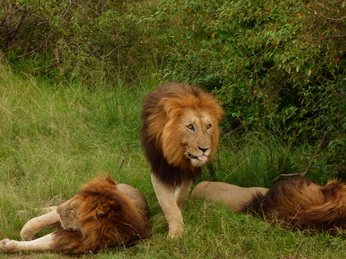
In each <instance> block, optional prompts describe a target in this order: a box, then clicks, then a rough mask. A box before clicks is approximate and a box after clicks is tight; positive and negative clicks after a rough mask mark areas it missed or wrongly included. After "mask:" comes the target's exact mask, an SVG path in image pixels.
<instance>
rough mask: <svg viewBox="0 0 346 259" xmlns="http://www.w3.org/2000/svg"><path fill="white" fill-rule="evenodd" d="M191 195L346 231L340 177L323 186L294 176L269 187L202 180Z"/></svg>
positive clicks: (287, 222)
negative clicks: (248, 186)
mask: <svg viewBox="0 0 346 259" xmlns="http://www.w3.org/2000/svg"><path fill="white" fill-rule="evenodd" d="M192 197H193V198H202V199H205V200H208V201H214V202H220V203H221V204H223V205H224V206H226V207H228V208H229V209H231V210H233V211H237V212H244V213H251V214H253V215H255V216H259V217H263V218H264V219H266V220H267V221H268V222H270V223H272V224H279V225H284V226H289V227H292V228H293V229H297V230H306V231H309V232H311V233H316V232H321V231H324V232H327V233H330V234H334V235H336V234H339V233H345V231H346V185H345V184H344V183H341V182H337V181H330V182H328V183H327V184H326V185H325V186H321V185H319V184H316V183H314V182H312V181H310V180H308V179H304V178H294V179H287V180H285V181H282V182H280V183H278V184H276V185H274V186H273V187H272V188H270V189H265V188H261V187H250V188H243V187H239V186H236V185H232V184H227V183H220V182H202V183H199V184H198V185H196V187H195V188H194V190H193V192H192Z"/></svg>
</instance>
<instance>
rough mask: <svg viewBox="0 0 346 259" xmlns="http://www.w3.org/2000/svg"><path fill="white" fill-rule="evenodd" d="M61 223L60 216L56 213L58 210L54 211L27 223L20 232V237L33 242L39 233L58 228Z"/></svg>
mask: <svg viewBox="0 0 346 259" xmlns="http://www.w3.org/2000/svg"><path fill="white" fill-rule="evenodd" d="M59 222H60V217H59V214H58V213H57V212H56V209H54V210H53V211H50V212H48V213H46V214H44V215H41V216H39V217H36V218H33V219H30V220H29V221H28V222H26V223H25V225H24V226H23V228H22V230H21V231H20V236H21V238H22V239H23V240H31V239H33V238H34V237H35V234H36V233H37V232H39V231H41V230H43V229H47V228H53V227H56V226H58V225H59Z"/></svg>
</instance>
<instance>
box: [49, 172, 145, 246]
mask: <svg viewBox="0 0 346 259" xmlns="http://www.w3.org/2000/svg"><path fill="white" fill-rule="evenodd" d="M73 199H79V200H80V201H81V203H80V204H79V208H78V213H77V214H78V215H79V216H78V220H79V222H80V226H81V229H80V231H70V230H66V229H59V230H57V231H56V232H54V234H53V243H54V245H53V246H54V249H55V250H56V251H59V252H62V253H87V252H94V251H99V250H103V249H106V248H111V247H116V246H128V245H132V244H134V243H135V242H136V241H138V240H140V239H145V238H148V237H149V235H150V234H149V232H150V229H149V223H148V212H147V211H143V210H140V209H138V208H136V206H135V204H134V201H133V200H132V199H130V198H128V197H127V196H126V195H125V194H124V193H122V192H120V191H119V190H117V185H116V183H115V182H114V181H113V180H112V179H111V178H110V177H107V178H102V177H98V178H95V179H93V180H91V181H90V182H88V183H87V184H85V185H83V186H82V187H81V191H80V192H79V193H78V194H77V195H76V196H75V197H74V198H73Z"/></svg>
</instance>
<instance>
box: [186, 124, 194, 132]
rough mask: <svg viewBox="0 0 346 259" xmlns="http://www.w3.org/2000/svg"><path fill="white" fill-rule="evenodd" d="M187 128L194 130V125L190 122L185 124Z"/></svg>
mask: <svg viewBox="0 0 346 259" xmlns="http://www.w3.org/2000/svg"><path fill="white" fill-rule="evenodd" d="M186 127H187V128H188V129H189V130H192V131H195V127H194V126H193V125H192V124H189V125H187V126H186Z"/></svg>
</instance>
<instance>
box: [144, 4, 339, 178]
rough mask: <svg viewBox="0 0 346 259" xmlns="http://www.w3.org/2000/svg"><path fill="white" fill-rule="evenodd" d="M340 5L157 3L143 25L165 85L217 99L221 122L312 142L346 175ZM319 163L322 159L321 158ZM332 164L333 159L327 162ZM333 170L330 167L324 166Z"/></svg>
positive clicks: (292, 141) (287, 139)
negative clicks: (322, 144) (323, 143)
mask: <svg viewBox="0 0 346 259" xmlns="http://www.w3.org/2000/svg"><path fill="white" fill-rule="evenodd" d="M344 5H345V2H344V1H341V0H334V1H309V2H308V3H306V2H305V1H298V0H290V1H269V0H258V1H250V0H244V1H216V0H212V1H202V0H196V1H177V0H171V1H163V2H162V5H160V6H159V8H158V9H157V12H156V13H155V15H154V16H153V18H152V19H151V20H150V22H151V23H152V24H151V26H150V28H153V29H152V32H151V34H152V35H156V38H155V40H156V41H157V45H158V46H160V48H158V49H159V50H160V53H161V54H162V55H165V56H166V63H165V65H166V70H165V71H164V76H165V77H166V78H167V79H169V80H179V81H190V82H194V83H197V84H201V85H203V86H205V87H206V88H209V89H210V90H213V91H215V93H217V94H218V96H219V98H220V100H221V102H222V104H223V106H224V107H225V109H226V113H227V118H228V119H227V120H226V121H230V122H231V121H232V118H234V117H241V118H242V119H243V122H244V125H245V126H246V127H247V129H250V130H251V129H252V130H254V129H255V130H257V129H259V130H261V131H263V130H264V129H265V130H269V131H271V132H272V133H273V134H275V135H278V136H280V137H282V138H283V139H285V140H286V141H288V142H289V143H292V144H297V143H299V144H300V143H302V142H303V143H304V142H308V143H309V144H313V145H315V146H317V145H318V143H319V141H320V140H321V138H322V135H323V134H324V132H325V131H329V132H330V135H329V137H330V141H331V142H330V143H329V145H328V150H327V151H326V153H327V154H333V155H332V157H333V158H332V159H331V160H329V161H324V162H322V161H321V160H320V162H321V163H322V165H321V166H322V168H324V167H326V168H328V170H334V172H339V173H340V174H343V175H345V169H346V168H345V160H344V158H343V157H344V151H342V150H344V148H345V146H344V145H345V144H344V143H345V129H346V120H345V116H344V115H345V114H344V113H345V110H344V103H345V97H346V88H345V86H346V82H345V64H344V62H345V50H344V41H345V37H346V35H345V34H344V32H345V31H346V30H345V29H346V26H345V18H344V17H342V15H343V13H342V12H341V10H342V9H343V8H344ZM326 160H328V159H327V158H326ZM332 160H333V161H332ZM330 167H332V168H330Z"/></svg>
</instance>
